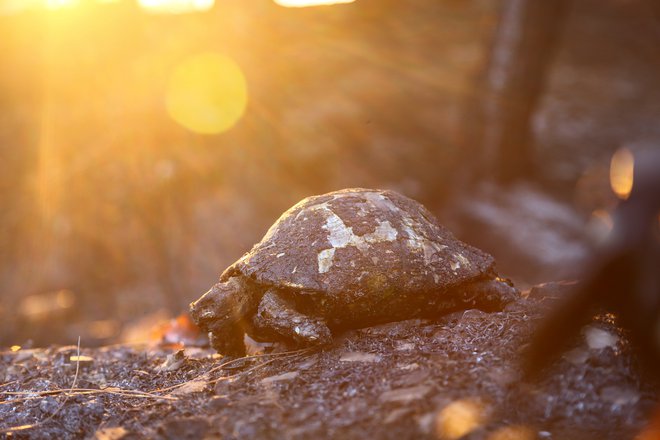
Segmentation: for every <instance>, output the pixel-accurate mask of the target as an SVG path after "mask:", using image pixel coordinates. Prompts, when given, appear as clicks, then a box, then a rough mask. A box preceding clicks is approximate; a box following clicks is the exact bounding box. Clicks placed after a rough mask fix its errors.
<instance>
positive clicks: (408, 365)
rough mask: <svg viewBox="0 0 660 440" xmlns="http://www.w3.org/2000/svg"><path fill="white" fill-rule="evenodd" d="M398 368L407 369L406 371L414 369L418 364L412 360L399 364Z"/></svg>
mask: <svg viewBox="0 0 660 440" xmlns="http://www.w3.org/2000/svg"><path fill="white" fill-rule="evenodd" d="M399 368H400V369H401V370H407V371H410V370H416V369H418V368H419V364H418V363H417V362H413V363H412V364H405V365H401V366H400V367H399Z"/></svg>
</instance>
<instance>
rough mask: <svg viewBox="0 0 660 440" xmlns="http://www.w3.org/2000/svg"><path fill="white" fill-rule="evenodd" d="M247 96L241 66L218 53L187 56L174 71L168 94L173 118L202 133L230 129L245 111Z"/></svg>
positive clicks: (168, 108) (168, 105)
mask: <svg viewBox="0 0 660 440" xmlns="http://www.w3.org/2000/svg"><path fill="white" fill-rule="evenodd" d="M247 100H248V96H247V82H246V80H245V76H244V75H243V72H242V71H241V68H240V67H239V66H238V64H236V63H235V62H234V61H233V60H232V59H231V58H229V57H227V56H224V55H220V54H216V53H205V54H201V55H195V56H193V57H191V58H188V59H186V60H184V61H183V62H182V63H181V64H180V65H179V66H178V67H177V68H176V69H175V71H174V73H173V74H172V77H171V78H170V81H169V85H168V89H167V96H166V104H167V111H168V113H169V115H170V116H171V117H172V119H174V120H175V121H176V122H178V123H179V124H181V125H183V126H184V127H186V128H188V129H189V130H192V131H194V132H196V133H202V134H217V133H222V132H224V131H227V130H229V129H230V128H231V127H232V126H233V125H234V124H236V122H237V121H238V120H239V119H240V118H241V116H243V113H245V108H246V106H247Z"/></svg>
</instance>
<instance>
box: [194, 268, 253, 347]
mask: <svg viewBox="0 0 660 440" xmlns="http://www.w3.org/2000/svg"><path fill="white" fill-rule="evenodd" d="M258 301H259V298H258V295H257V294H256V290H255V289H253V288H251V286H249V285H248V282H247V281H246V280H245V279H244V278H243V277H232V278H229V280H227V281H226V282H224V283H217V284H216V285H214V286H213V287H211V289H210V290H209V291H208V292H206V293H205V294H204V295H203V296H202V297H201V298H199V299H198V300H197V301H195V302H193V303H192V304H190V316H191V317H192V319H193V321H195V323H196V324H197V325H198V326H199V328H201V329H202V330H203V331H205V332H208V333H210V335H209V338H210V340H211V346H212V347H213V348H215V349H216V350H217V351H218V353H221V354H225V355H231V356H243V355H244V354H245V344H244V343H243V336H244V334H245V332H246V331H249V329H250V319H249V318H250V316H251V315H253V314H254V312H255V310H256V308H257V304H258Z"/></svg>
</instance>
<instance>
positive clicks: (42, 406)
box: [39, 396, 60, 415]
mask: <svg viewBox="0 0 660 440" xmlns="http://www.w3.org/2000/svg"><path fill="white" fill-rule="evenodd" d="M59 406H60V404H59V403H58V402H57V400H55V398H54V397H52V396H47V397H44V398H43V400H42V401H41V402H39V411H41V412H42V413H43V414H48V415H51V414H53V413H54V412H55V411H57V408H59Z"/></svg>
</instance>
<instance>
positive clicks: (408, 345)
mask: <svg viewBox="0 0 660 440" xmlns="http://www.w3.org/2000/svg"><path fill="white" fill-rule="evenodd" d="M394 348H395V349H396V350H397V351H412V350H414V349H415V344H413V343H412V342H402V341H398V342H397V343H396V347H394Z"/></svg>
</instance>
